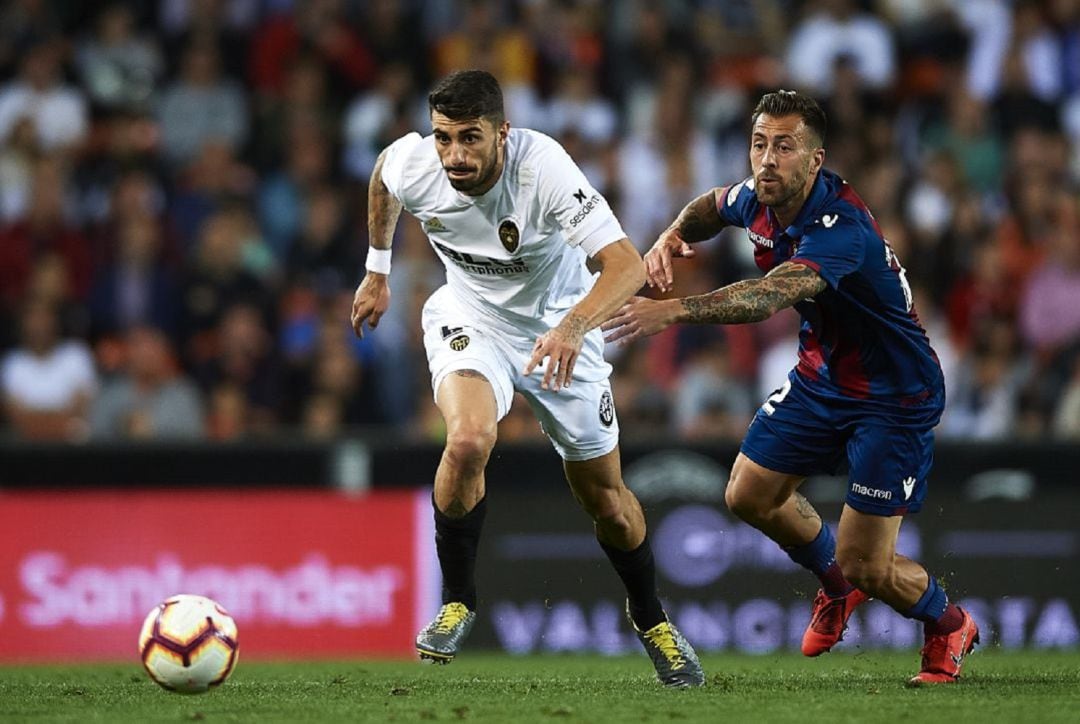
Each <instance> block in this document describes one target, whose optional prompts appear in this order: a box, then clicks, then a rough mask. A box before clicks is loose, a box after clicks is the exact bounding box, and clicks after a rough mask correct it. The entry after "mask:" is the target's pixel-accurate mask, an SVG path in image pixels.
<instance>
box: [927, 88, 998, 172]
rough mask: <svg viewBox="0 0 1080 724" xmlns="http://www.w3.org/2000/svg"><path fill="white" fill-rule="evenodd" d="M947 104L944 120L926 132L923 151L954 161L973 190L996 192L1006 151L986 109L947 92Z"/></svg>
mask: <svg viewBox="0 0 1080 724" xmlns="http://www.w3.org/2000/svg"><path fill="white" fill-rule="evenodd" d="M946 103H947V106H946V112H947V115H946V117H945V118H944V119H943V121H942V122H940V123H937V124H934V125H931V126H930V127H929V128H928V129H927V131H926V139H925V143H926V149H927V150H928V151H929V152H930V153H936V152H943V153H946V154H948V155H949V156H951V157H952V158H953V159H955V160H956V163H957V164H958V166H959V169H960V172H961V175H962V177H963V180H964V183H965V184H966V185H968V186H970V187H971V188H973V189H975V190H976V191H979V192H980V193H988V192H991V191H993V190H996V189H999V188H1000V187H1001V174H1002V170H1003V168H1004V164H1005V149H1004V145H1003V143H1002V138H1001V136H1000V135H998V133H997V131H996V129H994V128H993V125H992V124H993V116H992V115H991V114H990V113H989V111H988V108H987V106H986V105H985V104H984V103H982V102H981V101H980V100H979V99H978V98H976V97H974V96H971V95H968V94H966V93H963V92H953V93H949V94H948V96H947V98H946Z"/></svg>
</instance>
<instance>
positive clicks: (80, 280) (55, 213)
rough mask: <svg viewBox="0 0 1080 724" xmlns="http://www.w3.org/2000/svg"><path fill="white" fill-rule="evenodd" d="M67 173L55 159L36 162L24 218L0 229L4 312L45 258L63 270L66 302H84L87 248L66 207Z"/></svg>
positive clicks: (0, 288)
mask: <svg viewBox="0 0 1080 724" xmlns="http://www.w3.org/2000/svg"><path fill="white" fill-rule="evenodd" d="M67 174H68V172H67V168H66V164H65V162H64V161H63V160H62V159H60V158H59V157H57V156H47V157H44V158H42V159H40V160H39V161H38V162H37V163H36V164H35V166H34V180H33V186H32V190H31V197H30V200H29V208H28V209H27V212H26V216H25V217H24V218H23V219H19V220H17V221H15V222H14V223H11V224H8V225H7V226H5V227H3V228H2V229H0V295H2V297H0V299H2V302H3V305H4V306H5V307H7V308H8V309H11V308H13V306H14V305H16V304H18V302H19V301H20V300H21V299H23V296H24V294H25V292H26V288H27V282H28V281H29V279H30V275H31V270H32V269H33V267H34V265H35V264H36V263H37V262H38V261H39V260H40V259H42V258H44V257H45V256H47V255H50V254H53V255H56V256H57V257H58V258H59V259H60V260H61V261H62V262H63V264H64V266H65V267H66V278H67V280H68V289H67V297H68V298H70V299H79V300H82V299H85V298H86V295H87V293H88V292H89V290H90V283H91V278H92V274H93V271H94V270H93V268H92V257H91V254H90V245H89V243H88V242H87V239H86V237H85V236H84V235H83V233H82V231H81V229H80V227H79V226H78V225H77V224H76V223H74V220H73V219H72V218H71V214H70V210H69V208H67V207H68V205H69V204H68V201H69V199H68V198H67V192H68V188H69V187H68V175H67Z"/></svg>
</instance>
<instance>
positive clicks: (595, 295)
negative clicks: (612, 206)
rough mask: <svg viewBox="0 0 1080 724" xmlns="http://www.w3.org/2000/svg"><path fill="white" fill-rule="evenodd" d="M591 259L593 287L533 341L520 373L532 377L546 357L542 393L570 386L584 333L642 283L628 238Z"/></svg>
mask: <svg viewBox="0 0 1080 724" xmlns="http://www.w3.org/2000/svg"><path fill="white" fill-rule="evenodd" d="M592 260H593V262H594V265H595V266H596V267H598V268H599V269H600V276H599V277H598V278H597V279H596V283H595V284H593V288H592V289H591V290H590V291H589V293H588V294H586V295H585V297H584V298H583V299H582V300H581V301H580V302H578V303H577V304H575V305H574V307H573V308H572V309H571V310H570V311H569V312H567V313H566V316H565V317H563V320H562V322H560V323H559V326H557V327H555V329H552V330H551V331H550V332H548V333H546V334H544V335H542V336H541V337H539V338H538V339H537V340H536V344H535V345H533V353H532V357H530V358H529V362H528V364H526V365H525V369H524V370H523V372H524V373H525V374H526V375H529V374H532V371H533V370H534V369H536V366H537V365H539V364H540V362H541V361H543V359H544V358H545V357H550V359H549V360H548V363H547V366H546V368H545V369H544V379H543V382H542V383H541V386H542V387H543V388H544V389H545V390H546V389H549V388H550V389H554V390H555V391H556V392H558V391H559V390H560V389H561V388H563V387H568V386H569V385H570V379H571V375H573V373H574V363H575V362H577V358H578V354H579V353H580V352H581V345H582V344H583V343H584V341H585V333H586V332H588V331H589V330H590V329H593V328H594V327H597V326H599V325H600V323H601V322H603V321H604V320H605V319H607V318H608V317H610V316H611V315H612V314H613V313H615V311H616V310H617V309H619V307H621V306H622V305H623V303H624V302H625V301H626V300H627V299H628V298H630V295H632V294H633V293H634V292H636V291H637V290H638V289H640V288H641V285H642V284H644V283H645V269H644V267H643V266H642V263H641V255H640V254H638V251H637V249H635V248H634V245H633V244H631V243H630V241H629V239H621V240H620V241H617V242H615V243H614V244H608V245H607V246H605V247H604V248H602V249H600V251H598V252H596V254H595V255H594V256H593V259H592Z"/></svg>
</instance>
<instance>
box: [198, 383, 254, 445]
mask: <svg viewBox="0 0 1080 724" xmlns="http://www.w3.org/2000/svg"><path fill="white" fill-rule="evenodd" d="M207 398H208V399H209V401H210V409H209V411H208V412H207V415H206V432H207V437H209V438H210V439H211V440H216V441H219V442H224V441H229V440H240V439H242V438H244V437H246V436H247V435H248V434H249V433H250V432H251V412H250V406H249V404H248V399H247V397H246V396H245V394H244V390H243V389H241V388H240V386H239V385H236V384H233V383H231V382H222V383H220V384H218V385H217V386H216V387H214V388H213V389H211V390H210V391H209V394H208V395H207ZM264 432H265V429H264Z"/></svg>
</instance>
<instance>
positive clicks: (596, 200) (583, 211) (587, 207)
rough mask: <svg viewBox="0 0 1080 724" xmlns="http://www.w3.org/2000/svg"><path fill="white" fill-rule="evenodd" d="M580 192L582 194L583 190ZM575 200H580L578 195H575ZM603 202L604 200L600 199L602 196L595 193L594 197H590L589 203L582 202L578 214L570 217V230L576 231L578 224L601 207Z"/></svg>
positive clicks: (579, 190)
mask: <svg viewBox="0 0 1080 724" xmlns="http://www.w3.org/2000/svg"><path fill="white" fill-rule="evenodd" d="M578 192H579V193H580V192H581V189H578ZM574 198H575V199H576V198H578V195H577V194H574ZM601 201H602V199H601V197H600V194H599V193H594V194H593V195H592V196H590V197H589V200H588V201H584V202H582V204H581V208H580V209H578V212H577V213H576V214H574V215H573V216H571V217H570V228H572V229H576V228H577V227H578V224H580V223H581V222H582V221H584V220H585V217H586V216H588V215H589V214H591V213H592V212H593V210H594V209H596V207H598V206H599V205H600V202H601Z"/></svg>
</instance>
